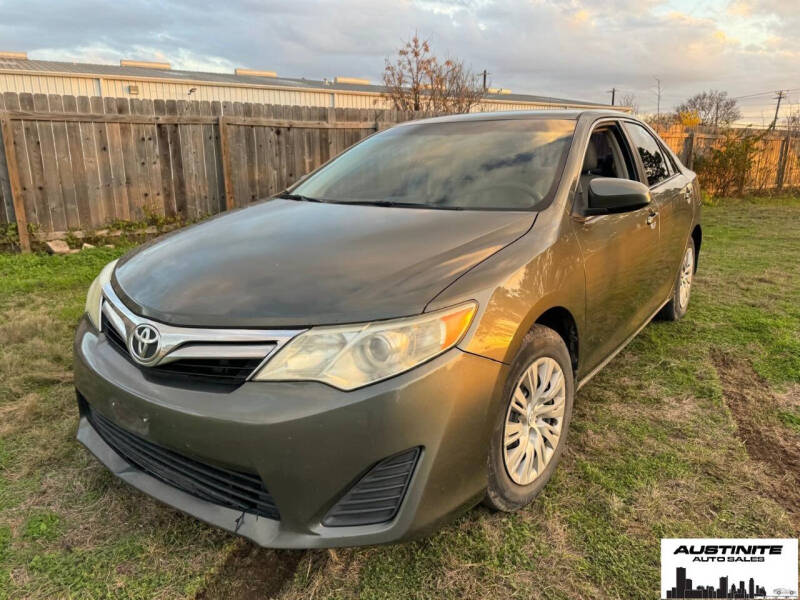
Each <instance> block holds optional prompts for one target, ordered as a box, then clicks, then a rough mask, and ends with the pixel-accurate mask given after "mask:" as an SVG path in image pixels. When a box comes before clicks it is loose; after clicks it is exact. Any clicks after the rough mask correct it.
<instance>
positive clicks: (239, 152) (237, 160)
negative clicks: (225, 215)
mask: <svg viewBox="0 0 800 600" xmlns="http://www.w3.org/2000/svg"><path fill="white" fill-rule="evenodd" d="M233 114H234V115H235V116H237V117H241V116H242V115H243V114H244V107H243V106H242V103H241V102H234V103H233ZM239 123H241V119H239ZM230 149H231V178H232V179H233V190H234V192H233V193H234V196H235V198H236V206H237V207H239V206H245V205H246V204H247V202H248V200H249V197H250V189H249V187H250V186H249V185H248V184H247V155H246V149H245V136H244V126H243V125H235V126H233V127H231V128H230Z"/></svg>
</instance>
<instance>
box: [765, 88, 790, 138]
mask: <svg viewBox="0 0 800 600" xmlns="http://www.w3.org/2000/svg"><path fill="white" fill-rule="evenodd" d="M785 96H786V92H784V91H783V90H778V91H777V95H776V96H775V100H777V101H778V104H777V105H776V106H775V118H774V119H772V123H770V126H769V128H770V129H775V125H776V124H777V123H778V111H779V110H780V109H781V100H783V98H784V97H785Z"/></svg>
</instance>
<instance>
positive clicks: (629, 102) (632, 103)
mask: <svg viewBox="0 0 800 600" xmlns="http://www.w3.org/2000/svg"><path fill="white" fill-rule="evenodd" d="M622 106H628V107H630V109H631V111H632V112H633V114H635V115H638V114H639V102H638V101H637V100H636V96H634V95H633V94H625V95H624V96H623V97H622Z"/></svg>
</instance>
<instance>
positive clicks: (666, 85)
mask: <svg viewBox="0 0 800 600" xmlns="http://www.w3.org/2000/svg"><path fill="white" fill-rule="evenodd" d="M0 15H2V19H0V50H18V51H27V52H28V56H29V58H34V59H49V60H66V61H76V62H99V63H118V61H119V59H120V58H135V59H141V60H166V61H169V62H170V63H171V64H172V66H173V68H176V69H190V70H203V71H222V72H230V71H232V70H233V69H234V68H236V67H247V68H254V69H263V70H271V71H277V73H278V74H279V75H283V76H287V77H307V78H310V79H321V78H323V77H328V78H332V77H334V76H337V75H344V76H351V77H364V78H367V79H369V80H371V81H372V82H375V83H379V82H380V79H381V74H382V72H383V68H384V65H385V60H386V58H387V57H390V56H392V55H393V54H394V53H396V51H397V49H398V48H399V47H400V46H401V45H402V44H403V42H404V41H405V40H407V39H409V38H410V37H411V36H412V35H413V34H414V32H418V33H419V35H420V36H422V37H425V38H427V39H429V40H430V42H431V44H432V47H433V49H434V51H435V53H436V54H437V55H440V56H450V57H454V58H458V59H461V60H463V61H464V62H465V63H466V64H467V65H468V66H470V67H471V68H472V69H473V70H474V71H476V72H477V71H482V70H483V69H486V70H488V72H489V79H490V81H491V84H492V86H493V87H502V88H508V89H510V90H512V91H513V92H518V93H529V94H540V95H550V96H557V97H566V98H574V99H579V100H587V101H594V102H609V101H610V98H611V94H610V92H609V90H611V88H612V87H615V88H617V90H618V92H617V99H618V102H619V99H620V98H622V97H624V96H626V95H628V94H632V95H633V96H634V97H635V100H636V103H637V104H638V105H639V108H640V111H641V112H643V113H655V112H656V110H657V98H658V94H657V88H658V84H657V79H658V80H660V82H661V90H662V93H661V111H662V112H667V111H670V110H672V109H674V107H675V105H676V104H678V103H679V102H681V101H682V100H684V99H685V98H687V97H689V96H691V95H692V94H694V93H697V92H700V91H702V90H704V89H711V88H713V89H720V90H725V91H727V92H728V93H729V94H730V95H731V96H734V97H737V98H739V102H740V105H741V109H742V113H743V115H744V118H743V120H744V121H745V122H750V123H753V124H756V125H761V124H765V123H769V121H770V120H771V119H772V116H773V114H774V111H775V99H774V96H775V92H776V91H777V90H788V92H787V100H785V101H784V104H783V108H782V110H781V115H782V116H786V115H787V114H788V112H789V111H800V0H706V1H704V0H664V1H659V0H603V2H598V1H585V0H563V1H559V0H524V1H523V0H518V1H512V0H393V1H384V0H340V1H338V2H332V1H331V2H314V1H311V0H294V1H291V2H281V1H278V0H226V1H225V2H220V1H219V0H214V1H210V0H162V1H160V2H156V1H149V0H118V1H116V2H102V1H100V0H58V1H57V2H52V0H48V1H45V0H13V1H9V0H0Z"/></svg>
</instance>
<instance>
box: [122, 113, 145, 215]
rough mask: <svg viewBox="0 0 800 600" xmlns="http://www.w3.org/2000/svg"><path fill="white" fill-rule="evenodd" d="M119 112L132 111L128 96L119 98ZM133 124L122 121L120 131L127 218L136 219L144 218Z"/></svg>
mask: <svg viewBox="0 0 800 600" xmlns="http://www.w3.org/2000/svg"><path fill="white" fill-rule="evenodd" d="M117 112H118V113H119V114H121V115H127V114H130V112H131V106H130V102H129V101H128V100H127V99H126V98H117ZM133 127H134V126H133V125H130V124H127V123H120V126H119V133H120V140H121V142H122V156H123V165H124V167H125V189H126V195H127V198H128V208H127V213H128V217H127V220H129V221H136V220H139V219H141V218H142V214H141V206H142V188H141V176H140V174H139V164H138V162H137V160H136V143H135V141H134V136H135V135H136V132H135V131H134V129H133Z"/></svg>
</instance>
